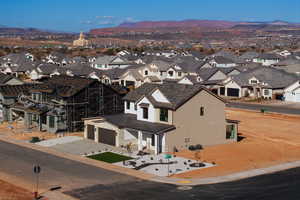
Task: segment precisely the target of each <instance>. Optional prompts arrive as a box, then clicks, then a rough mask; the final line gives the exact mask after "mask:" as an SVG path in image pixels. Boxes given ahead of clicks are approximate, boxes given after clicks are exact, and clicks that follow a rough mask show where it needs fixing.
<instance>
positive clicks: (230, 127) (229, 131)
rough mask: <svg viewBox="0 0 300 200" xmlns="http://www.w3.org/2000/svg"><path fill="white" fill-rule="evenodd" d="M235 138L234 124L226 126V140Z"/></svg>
mask: <svg viewBox="0 0 300 200" xmlns="http://www.w3.org/2000/svg"><path fill="white" fill-rule="evenodd" d="M234 137H235V127H234V125H233V124H229V125H227V126H226V139H234Z"/></svg>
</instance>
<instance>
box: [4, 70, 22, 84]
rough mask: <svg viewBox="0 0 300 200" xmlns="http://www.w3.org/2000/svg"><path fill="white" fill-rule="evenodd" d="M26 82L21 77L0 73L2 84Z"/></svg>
mask: <svg viewBox="0 0 300 200" xmlns="http://www.w3.org/2000/svg"><path fill="white" fill-rule="evenodd" d="M23 84H24V82H23V81H21V80H20V79H18V78H16V77H14V76H12V75H7V74H2V73H0V85H23Z"/></svg>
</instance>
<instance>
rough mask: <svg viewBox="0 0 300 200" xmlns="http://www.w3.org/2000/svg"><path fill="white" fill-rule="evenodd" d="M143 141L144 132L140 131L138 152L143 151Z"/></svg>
mask: <svg viewBox="0 0 300 200" xmlns="http://www.w3.org/2000/svg"><path fill="white" fill-rule="evenodd" d="M142 140H143V133H142V131H138V150H139V151H141V150H143V144H142Z"/></svg>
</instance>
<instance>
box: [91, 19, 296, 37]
mask: <svg viewBox="0 0 300 200" xmlns="http://www.w3.org/2000/svg"><path fill="white" fill-rule="evenodd" d="M294 27H300V24H296V23H289V22H286V21H281V20H276V21H271V22H233V21H224V20H183V21H141V22H126V23H122V24H120V25H119V26H116V27H111V28H96V29H92V30H90V34H92V35H102V36H110V35H124V34H125V35H126V34H133V33H139V34H152V33H159V34H166V33H170V34H174V33H183V32H184V33H190V34H189V35H191V34H192V35H198V36H199V35H201V33H202V32H209V31H214V30H225V31H229V32H230V31H233V33H234V34H238V32H236V31H255V30H278V29H280V28H294ZM198 36H197V37H198Z"/></svg>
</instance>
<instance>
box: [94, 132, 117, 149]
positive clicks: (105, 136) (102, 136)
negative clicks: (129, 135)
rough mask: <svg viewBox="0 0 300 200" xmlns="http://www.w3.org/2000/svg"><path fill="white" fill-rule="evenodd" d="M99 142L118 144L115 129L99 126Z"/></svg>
mask: <svg viewBox="0 0 300 200" xmlns="http://www.w3.org/2000/svg"><path fill="white" fill-rule="evenodd" d="M98 134H99V142H101V143H104V144H109V145H112V146H115V145H116V135H117V133H116V132H115V131H113V130H109V129H104V128H99V132H98Z"/></svg>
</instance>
